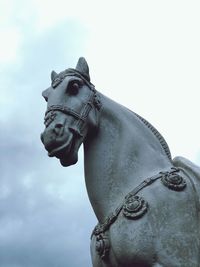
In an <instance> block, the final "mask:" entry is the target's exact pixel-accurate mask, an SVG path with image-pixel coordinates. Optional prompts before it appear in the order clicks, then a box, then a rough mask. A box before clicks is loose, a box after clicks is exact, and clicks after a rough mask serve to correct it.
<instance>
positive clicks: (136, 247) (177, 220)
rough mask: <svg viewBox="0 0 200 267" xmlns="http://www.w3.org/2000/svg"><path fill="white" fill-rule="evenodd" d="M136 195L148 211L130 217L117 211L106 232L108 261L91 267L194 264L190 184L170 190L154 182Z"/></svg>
mask: <svg viewBox="0 0 200 267" xmlns="http://www.w3.org/2000/svg"><path fill="white" fill-rule="evenodd" d="M139 195H140V196H142V197H143V198H144V199H145V200H146V201H147V202H148V204H149V205H148V211H147V212H146V214H145V215H144V216H142V217H141V218H138V219H134V220H133V219H130V218H126V217H125V216H124V215H123V214H122V213H120V214H119V216H118V218H117V220H116V221H115V223H113V224H112V225H111V227H110V229H109V231H108V232H107V235H108V238H109V241H110V252H109V255H110V256H109V261H108V263H107V264H106V261H105V262H104V263H102V264H105V265H94V266H95V267H96V266H98V267H104V266H105V267H119V266H120V267H121V266H123V267H133V266H138V267H150V266H152V267H153V266H154V267H155V266H163V267H169V266H170V267H177V266H180V267H184V266H185V267H186V266H187V267H188V266H194V267H195V266H198V250H199V241H198V240H196V236H198V219H197V215H196V208H195V205H194V196H193V191H192V188H191V186H190V185H187V189H186V190H184V191H183V192H174V191H172V190H169V189H167V188H165V187H163V186H160V184H159V182H158V183H157V184H156V185H154V186H153V187H152V188H148V189H145V190H143V191H142V192H140V193H139ZM95 257H97V258H98V256H97V255H96V256H95Z"/></svg>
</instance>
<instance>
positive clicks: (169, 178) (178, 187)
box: [161, 173, 186, 191]
mask: <svg viewBox="0 0 200 267" xmlns="http://www.w3.org/2000/svg"><path fill="white" fill-rule="evenodd" d="M161 181H162V183H163V184H164V185H165V186H166V187H168V188H169V189H171V190H174V191H182V190H183V189H184V188H185V187H186V181H185V179H184V178H183V177H182V176H180V175H179V174H175V173H172V174H167V175H163V177H162V178H161Z"/></svg>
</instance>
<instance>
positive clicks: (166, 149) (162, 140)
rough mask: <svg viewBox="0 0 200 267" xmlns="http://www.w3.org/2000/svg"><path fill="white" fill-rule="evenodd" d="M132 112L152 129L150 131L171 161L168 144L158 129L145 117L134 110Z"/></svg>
mask: <svg viewBox="0 0 200 267" xmlns="http://www.w3.org/2000/svg"><path fill="white" fill-rule="evenodd" d="M132 112H133V111H132ZM133 113H134V114H135V115H136V117H138V118H139V119H140V120H141V121H142V122H143V123H144V125H145V126H147V127H148V128H149V129H150V130H151V131H152V133H153V134H154V135H155V137H156V138H157V139H158V141H159V142H160V144H161V146H162V148H163V150H164V151H165V153H166V155H167V157H168V159H169V160H170V161H172V156H171V152H170V149H169V146H168V144H167V142H166V141H165V139H164V137H163V136H162V135H161V134H160V133H159V132H158V130H157V129H156V128H155V127H154V126H153V125H152V124H151V123H150V122H148V121H147V120H146V119H144V118H143V117H141V116H140V115H138V114H137V113H135V112H133Z"/></svg>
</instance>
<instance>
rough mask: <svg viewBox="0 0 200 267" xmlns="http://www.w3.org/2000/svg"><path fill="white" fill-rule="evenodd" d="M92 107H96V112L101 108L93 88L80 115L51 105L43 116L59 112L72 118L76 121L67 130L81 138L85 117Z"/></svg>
mask: <svg viewBox="0 0 200 267" xmlns="http://www.w3.org/2000/svg"><path fill="white" fill-rule="evenodd" d="M93 107H96V109H97V110H100V108H101V103H100V100H99V96H97V91H96V90H95V89H94V88H93V89H92V90H91V94H90V96H89V98H88V101H87V102H86V103H85V104H84V105H83V107H82V110H81V112H80V114H79V113H78V112H77V111H75V110H73V109H71V108H69V107H67V106H64V105H52V106H50V107H48V109H47V111H46V113H45V116H47V115H48V114H49V113H50V112H54V111H60V112H62V113H64V114H66V115H70V116H72V117H74V118H75V119H76V122H75V124H74V126H73V127H70V128H69V129H70V130H71V131H72V132H73V133H75V134H76V135H78V136H79V137H82V136H83V134H82V129H83V128H84V125H85V122H86V120H87V117H88V115H89V113H90V111H91V109H92V108H93Z"/></svg>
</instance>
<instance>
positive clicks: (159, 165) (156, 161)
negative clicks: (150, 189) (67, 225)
mask: <svg viewBox="0 0 200 267" xmlns="http://www.w3.org/2000/svg"><path fill="white" fill-rule="evenodd" d="M101 99H102V104H103V109H102V112H101V117H100V122H99V129H98V132H97V134H96V135H95V136H94V137H93V138H90V139H89V138H88V139H87V141H86V142H85V143H84V161H85V178H86V187H87V191H88V195H89V199H90V202H91V204H92V206H93V209H94V212H95V214H96V216H97V218H98V220H99V221H100V222H101V221H103V220H104V219H105V217H106V216H108V215H109V214H110V213H111V212H113V211H114V210H115V209H116V207H117V206H118V205H119V204H120V203H121V202H122V201H123V199H124V197H125V195H126V194H127V193H129V192H130V191H131V190H132V189H133V188H134V187H136V186H137V185H138V184H139V183H140V182H142V180H143V179H145V178H147V177H150V176H152V175H154V174H157V173H158V172H159V171H161V170H166V169H168V168H170V166H171V165H172V164H171V162H170V160H169V159H168V157H167V156H166V153H165V151H164V150H163V147H162V146H161V144H160V142H159V140H158V139H157V138H156V136H155V135H154V134H153V133H152V131H151V130H150V129H148V128H147V127H146V126H145V124H144V123H143V122H142V121H141V120H140V119H139V118H138V117H137V116H136V115H135V114H134V113H133V112H131V111H129V110H128V109H126V108H125V107H123V106H121V105H119V104H117V103H115V102H114V101H112V100H110V99H108V98H107V97H105V96H103V95H101Z"/></svg>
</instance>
